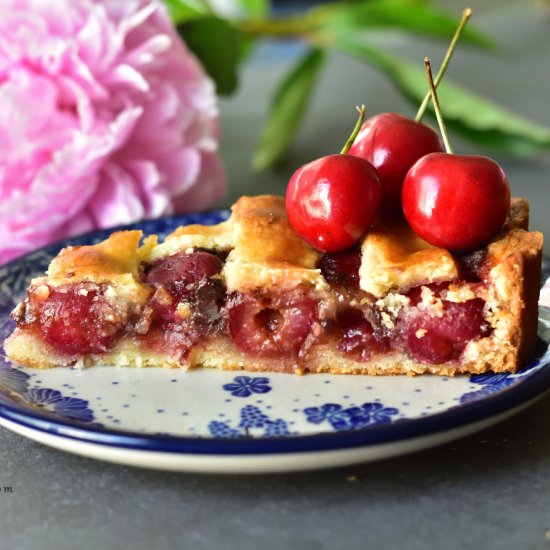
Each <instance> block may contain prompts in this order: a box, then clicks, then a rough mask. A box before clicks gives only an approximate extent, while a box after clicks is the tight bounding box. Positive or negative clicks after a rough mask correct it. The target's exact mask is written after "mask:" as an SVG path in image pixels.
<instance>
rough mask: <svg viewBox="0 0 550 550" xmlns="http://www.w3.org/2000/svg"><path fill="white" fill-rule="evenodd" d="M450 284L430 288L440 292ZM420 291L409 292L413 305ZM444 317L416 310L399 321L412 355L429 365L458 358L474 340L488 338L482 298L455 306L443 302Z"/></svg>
mask: <svg viewBox="0 0 550 550" xmlns="http://www.w3.org/2000/svg"><path fill="white" fill-rule="evenodd" d="M446 286H448V285H445V284H438V285H430V287H431V290H432V291H437V293H438V292H439V291H440V290H442V289H443V288H445V287H446ZM420 293H421V290H420V289H413V290H412V291H411V292H409V296H410V297H411V305H414V306H416V305H417V304H418V303H419V302H420ZM441 302H442V309H441V312H440V313H441V315H438V314H436V313H435V312H434V311H431V312H430V310H429V309H427V310H424V309H420V308H418V307H414V308H413V309H412V310H410V311H409V313H408V314H407V315H406V316H405V317H403V319H401V320H400V332H401V334H402V337H403V341H404V344H405V346H406V347H407V348H408V350H409V353H410V354H411V355H412V356H413V357H414V358H416V359H419V360H421V361H425V362H427V363H445V362H446V361H451V360H453V359H457V358H458V357H459V356H460V354H461V353H462V352H463V351H464V348H465V347H466V344H468V342H470V341H471V340H475V339H477V338H481V337H484V336H487V335H488V334H489V333H490V330H491V329H490V327H489V325H488V323H487V322H486V320H485V313H484V306H485V302H484V301H483V300H481V299H479V298H475V299H473V300H468V301H466V302H461V303H456V302H450V301H448V300H442V301H441Z"/></svg>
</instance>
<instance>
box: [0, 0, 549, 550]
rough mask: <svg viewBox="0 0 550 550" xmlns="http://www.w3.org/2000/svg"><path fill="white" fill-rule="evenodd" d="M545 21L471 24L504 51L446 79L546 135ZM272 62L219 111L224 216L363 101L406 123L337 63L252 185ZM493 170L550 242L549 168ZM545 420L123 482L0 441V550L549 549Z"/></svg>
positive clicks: (522, 18) (524, 7) (513, 11)
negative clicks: (266, 472) (273, 168)
mask: <svg viewBox="0 0 550 550" xmlns="http://www.w3.org/2000/svg"><path fill="white" fill-rule="evenodd" d="M493 4H494V3H493ZM455 5H456V4H455ZM549 16H550V12H546V14H543V13H542V12H540V11H535V10H534V7H533V4H532V3H530V2H525V3H521V4H519V3H517V2H516V3H515V6H512V7H507V8H502V9H501V10H499V11H497V12H490V13H487V14H486V15H482V16H481V17H479V18H478V21H477V22H478V24H479V26H481V27H484V28H486V29H488V30H489V31H490V32H491V33H492V34H493V35H499V36H500V37H501V41H503V42H505V43H506V44H507V45H508V47H509V49H510V51H511V52H512V53H510V54H509V55H507V56H503V57H501V58H500V59H498V58H497V59H495V58H494V57H489V56H485V55H479V54H476V53H475V52H472V51H466V50H464V52H461V54H460V56H457V57H456V59H455V60H454V61H453V65H452V67H451V70H450V73H449V74H452V75H453V78H455V79H456V80H459V81H462V82H467V83H469V84H470V85H471V86H472V87H473V88H475V89H477V90H479V91H482V92H484V93H486V94H488V95H490V96H492V97H494V98H496V99H498V100H499V101H500V102H502V103H503V104H505V105H508V106H509V107H510V108H513V109H514V110H516V111H518V112H520V113H522V114H524V115H525V116H529V117H531V118H533V119H535V120H539V121H542V122H544V123H546V124H547V125H550V108H549V107H548V104H547V103H548V97H549V90H550V71H549V69H550V44H549V40H550V39H549V38H548V37H549V36H550V20H549ZM385 40H386V42H387V45H388V46H389V47H391V48H392V49H394V50H395V51H397V52H399V51H402V52H405V53H406V55H407V56H410V57H411V58H413V59H414V58H418V59H419V62H420V60H421V59H422V57H423V56H424V55H425V54H426V53H430V54H432V52H433V57H434V58H437V55H436V52H437V51H438V50H439V49H441V46H440V45H438V44H436V43H428V42H426V43H425V45H423V46H419V44H420V42H419V41H418V40H415V41H414V45H413V41H410V42H405V41H404V40H402V39H399V38H397V37H394V38H391V39H389V38H386V39H385ZM280 53H281V52H279V53H278V54H277V55H276V56H274V55H273V51H272V50H271V49H270V48H267V49H264V50H263V53H262V54H261V55H260V56H259V57H258V58H256V63H254V64H253V65H252V66H251V68H250V69H248V70H247V71H246V72H245V74H244V81H243V82H244V84H243V88H242V90H241V92H240V94H239V95H238V96H236V97H235V98H234V99H230V100H225V101H224V102H223V105H222V109H223V132H224V144H223V147H224V156H225V159H226V161H227V166H228V171H229V174H230V184H231V193H230V196H229V198H228V199H227V201H226V204H227V203H230V202H231V201H232V200H233V199H234V198H235V197H236V196H238V195H240V194H242V193H249V194H253V193H260V192H277V191H278V192H283V189H284V186H285V184H286V181H287V179H288V176H289V174H290V173H291V172H292V171H293V169H294V168H295V167H296V166H297V165H298V164H300V163H303V162H306V161H308V160H310V159H312V158H315V157H316V156H319V155H321V154H325V153H328V152H332V151H335V150H338V149H339V145H340V144H341V143H342V141H343V140H344V139H345V137H346V136H347V133H348V131H349V127H350V124H351V122H352V121H350V119H353V117H354V115H353V109H352V107H353V105H354V104H355V103H359V102H365V103H366V104H367V105H368V108H369V111H370V112H371V113H374V112H379V111H391V110H399V111H403V112H406V113H407V112H409V113H410V112H411V110H410V107H409V106H407V105H405V104H404V103H403V102H402V101H401V100H400V98H399V97H398V96H397V95H396V93H395V92H394V91H393V90H392V88H391V87H390V86H389V85H388V84H387V83H386V82H385V81H384V80H383V79H382V78H381V77H380V76H378V75H377V74H376V73H373V72H370V71H369V70H366V69H365V68H364V67H363V66H362V65H361V64H359V63H357V62H355V61H351V60H348V59H344V58H341V57H334V58H333V59H332V61H331V64H330V67H329V70H328V71H327V72H326V73H325V75H324V78H323V82H322V88H321V89H320V90H319V93H318V94H317V95H316V98H315V100H314V102H313V104H312V105H311V110H310V116H309V117H308V120H307V123H306V124H305V126H304V128H303V131H302V132H301V133H300V137H299V140H298V142H297V144H296V146H295V148H294V150H293V154H292V156H291V158H290V159H289V161H288V163H287V164H286V165H285V166H283V167H282V168H281V169H280V170H279V171H277V172H275V173H270V174H264V175H261V176H257V175H254V174H252V173H251V172H250V171H249V169H248V159H249V158H250V153H251V151H252V146H253V143H254V136H257V134H258V130H259V127H260V122H261V117H262V114H263V112H264V111H265V109H266V106H267V102H268V97H267V95H266V94H267V91H268V90H272V89H273V84H274V82H275V80H276V79H277V78H279V76H280V75H281V74H282V71H283V70H284V63H283V62H282V61H281V58H280ZM350 106H351V107H350ZM457 148H458V147H457ZM466 150H467V148H464V149H462V151H464V152H465V151H466ZM499 160H500V161H501V162H502V164H503V165H504V166H505V168H506V170H507V172H508V174H509V177H510V180H511V182H512V186H513V189H514V192H515V193H516V194H521V195H524V196H526V197H527V198H529V199H530V201H531V203H532V205H533V226H535V227H538V228H541V229H543V230H544V231H545V232H546V233H547V234H550V216H548V214H547V212H548V206H550V199H549V195H550V193H549V192H548V189H549V187H548V182H547V178H548V174H549V168H550V155H548V154H547V155H545V156H542V157H539V158H538V159H536V160H529V161H511V160H508V159H499ZM546 250H547V251H548V250H550V249H549V247H548V245H547V247H546ZM549 409H550V397H548V398H545V399H543V400H542V401H540V402H539V403H538V404H536V405H535V406H533V407H531V408H530V409H528V410H527V411H525V412H523V413H521V414H520V415H518V416H516V417H514V418H513V419H511V420H508V421H506V422H504V423H502V424H501V425H499V426H497V427H495V428H492V429H490V430H487V431H485V432H482V433H480V434H478V435H476V436H473V437H469V438H467V439H463V440H461V441H458V442H456V443H453V444H450V445H445V446H443V447H439V448H436V449H432V450H429V451H425V452H422V453H418V454H415V455H411V456H406V457H402V458H396V459H392V460H388V461H385V462H380V463H376V464H370V465H369V464H367V465H362V466H357V467H352V468H346V469H342V470H334V471H327V472H312V473H305V474H296V475H280V476H260V477H244V476H233V477H223V476H221V477H217V476H200V475H183V474H181V475H180V474H168V473H162V472H153V471H145V470H138V469H132V468H125V467H120V466H115V465H111V464H106V463H101V462H95V461H92V460H88V459H85V458H80V457H76V456H72V455H68V454H64V453H62V452H60V451H56V450H53V449H49V448H47V447H44V446H41V445H39V444H37V443H33V442H31V441H28V440H25V439H23V438H22V437H20V436H17V435H15V434H12V433H10V432H8V431H7V430H4V429H0V464H1V469H0V488H2V487H4V486H12V487H13V493H11V494H9V493H3V492H2V491H0V548H11V549H13V550H19V549H21V550H23V549H24V550H27V549H41V548H56V549H59V550H64V549H74V548H79V549H80V550H88V549H90V550H91V549H93V550H97V549H98V548H106V549H107V548H117V549H119V548H132V549H136V550H140V549H150V548H167V547H171V548H194V549H197V550H202V549H210V548H217V549H241V550H247V549H258V548H262V550H269V549H272V548H287V547H288V548H296V549H324V548H346V549H354V548H391V549H393V548H406V549H409V548H410V549H424V548H436V549H439V548H446V549H447V548H448V549H454V548H457V549H458V548H460V549H464V548H479V547H483V548H484V549H486V550H489V549H492V548H495V549H496V548H499V549H501V548H510V549H531V548H533V549H538V548H545V547H550V540H549V537H550V512H549V510H550V437H549V436H550V415H549V414H548V410H549ZM350 476H356V478H357V479H356V480H355V481H354V480H353V479H354V478H353V477H350ZM547 533H548V535H547Z"/></svg>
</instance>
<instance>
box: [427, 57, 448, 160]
mask: <svg viewBox="0 0 550 550" xmlns="http://www.w3.org/2000/svg"><path fill="white" fill-rule="evenodd" d="M424 67H426V74H427V76H428V83H429V84H430V95H431V96H432V102H433V104H434V109H435V116H436V118H437V123H438V124H439V130H440V131H441V137H442V138H443V143H444V144H445V151H447V153H449V155H452V154H454V151H453V148H452V147H451V143H450V142H449V136H448V135H447V129H446V128H445V122H444V121H443V115H442V114H441V107H440V106H439V99H438V98H437V90H436V89H435V83H434V79H433V75H432V67H431V64H430V58H429V57H425V58H424Z"/></svg>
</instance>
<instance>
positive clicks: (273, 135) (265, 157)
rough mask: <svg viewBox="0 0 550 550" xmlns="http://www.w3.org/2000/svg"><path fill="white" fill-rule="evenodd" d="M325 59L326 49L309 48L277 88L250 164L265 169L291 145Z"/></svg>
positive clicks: (275, 161) (277, 159)
mask: <svg viewBox="0 0 550 550" xmlns="http://www.w3.org/2000/svg"><path fill="white" fill-rule="evenodd" d="M324 61H325V52H324V51H323V50H320V49H312V50H309V51H308V52H307V53H306V54H305V55H304V56H303V57H302V58H301V59H300V60H299V61H298V63H297V64H296V65H295V66H294V67H293V68H292V69H291V71H290V73H289V74H288V75H287V76H286V78H285V79H284V81H283V82H282V84H281V85H280V86H279V88H278V89H277V91H276V93H275V96H274V98H273V102H272V105H271V109H270V112H269V115H268V118H267V122H266V125H265V127H264V129H263V131H262V134H261V136H260V140H259V142H258V146H257V148H256V152H255V153H254V158H253V159H252V166H253V167H254V168H255V169H256V170H264V169H266V168H268V167H270V166H273V165H274V164H276V163H277V162H278V161H279V160H280V159H281V158H282V157H283V155H284V154H285V153H286V151H287V150H288V148H289V147H290V145H291V143H292V140H293V139H294V136H295V134H296V132H297V131H298V128H299V126H300V123H301V121H302V118H303V116H304V114H305V111H306V108H307V106H308V103H309V100H310V96H311V93H312V92H313V89H314V87H315V84H316V82H317V78H318V76H319V72H320V69H321V67H322V66H323V63H324Z"/></svg>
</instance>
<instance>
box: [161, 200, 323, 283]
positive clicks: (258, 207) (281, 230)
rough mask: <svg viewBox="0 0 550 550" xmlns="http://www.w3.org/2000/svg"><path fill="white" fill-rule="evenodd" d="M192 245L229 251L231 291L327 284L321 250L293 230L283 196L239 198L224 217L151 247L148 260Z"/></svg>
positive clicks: (227, 269) (227, 276)
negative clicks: (323, 274)
mask: <svg viewBox="0 0 550 550" xmlns="http://www.w3.org/2000/svg"><path fill="white" fill-rule="evenodd" d="M190 248H210V249H214V250H221V251H230V252H229V256H228V257H227V261H226V264H225V266H224V269H223V271H222V277H223V279H224V280H225V283H226V286H227V289H228V290H229V292H235V291H240V292H250V291H253V290H257V289H264V290H266V291H270V290H272V289H290V288H293V287H295V286H297V285H301V284H305V285H307V286H312V287H315V288H317V289H318V290H324V289H326V288H327V285H326V282H325V280H324V279H323V277H322V276H321V272H320V271H319V269H317V263H318V261H319V258H320V254H319V253H318V252H317V251H316V250H314V249H313V248H311V247H310V246H309V245H308V244H307V243H306V242H305V241H303V240H302V239H301V238H300V237H299V236H298V235H297V234H296V232H295V231H294V230H293V229H292V227H291V225H290V223H289V221H288V218H287V216H286V210H285V201H284V199H283V198H282V197H277V196H274V195H260V196H258V197H241V198H240V199H239V200H238V201H237V202H236V203H235V204H234V205H233V207H232V216H231V217H230V218H229V220H228V221H226V222H223V223H221V224H218V225H215V226H210V227H204V226H198V225H191V226H188V227H182V228H178V229H177V230H176V231H174V232H173V233H172V234H171V235H169V236H168V237H167V239H166V241H165V242H164V243H162V244H161V245H159V246H157V247H155V249H154V250H153V251H152V254H151V258H152V259H158V258H161V257H163V256H166V255H172V254H175V253H176V252H179V251H182V250H187V249H190Z"/></svg>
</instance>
